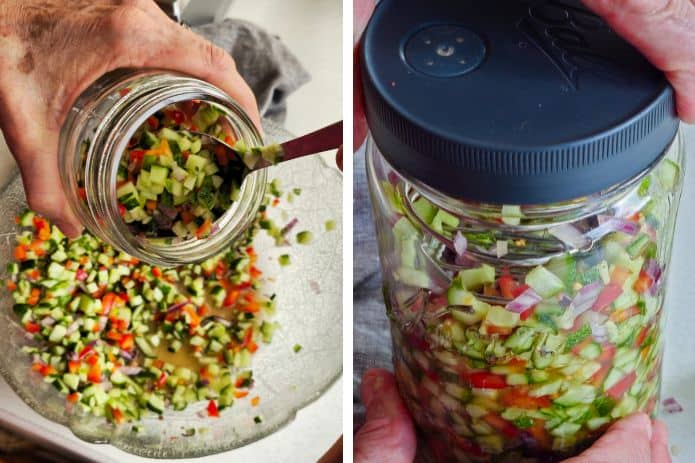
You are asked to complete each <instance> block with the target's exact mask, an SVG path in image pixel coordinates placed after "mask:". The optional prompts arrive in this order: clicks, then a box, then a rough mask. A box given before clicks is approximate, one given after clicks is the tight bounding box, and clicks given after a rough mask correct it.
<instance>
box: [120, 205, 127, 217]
mask: <svg viewBox="0 0 695 463" xmlns="http://www.w3.org/2000/svg"><path fill="white" fill-rule="evenodd" d="M126 212H127V209H126V208H125V206H124V205H123V204H121V203H118V215H120V216H121V217H123V216H125V213H126Z"/></svg>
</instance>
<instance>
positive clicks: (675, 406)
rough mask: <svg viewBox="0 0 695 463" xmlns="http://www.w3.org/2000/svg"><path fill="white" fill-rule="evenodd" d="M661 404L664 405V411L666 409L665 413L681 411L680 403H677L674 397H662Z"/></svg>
mask: <svg viewBox="0 0 695 463" xmlns="http://www.w3.org/2000/svg"><path fill="white" fill-rule="evenodd" d="M662 404H663V406H664V411H666V413H680V412H682V411H683V406H682V405H681V404H679V403H678V401H677V400H676V399H674V398H673V397H669V398H667V399H664V401H663V402H662Z"/></svg>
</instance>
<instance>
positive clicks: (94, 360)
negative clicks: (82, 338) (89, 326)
mask: <svg viewBox="0 0 695 463" xmlns="http://www.w3.org/2000/svg"><path fill="white" fill-rule="evenodd" d="M84 361H85V362H87V364H89V365H96V364H97V363H99V356H98V355H97V353H96V352H92V355H88V356H87V357H86V358H85V359H84Z"/></svg>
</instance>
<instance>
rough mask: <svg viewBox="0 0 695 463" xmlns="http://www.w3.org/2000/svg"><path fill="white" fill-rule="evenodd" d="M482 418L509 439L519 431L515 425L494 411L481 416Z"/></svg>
mask: <svg viewBox="0 0 695 463" xmlns="http://www.w3.org/2000/svg"><path fill="white" fill-rule="evenodd" d="M483 420H484V421H485V422H486V423H487V424H489V425H490V426H492V427H493V428H495V429H496V430H497V431H499V432H500V433H502V434H504V435H505V436H507V437H508V438H510V439H514V438H515V437H517V436H518V435H519V433H520V432H519V430H518V429H517V428H516V426H514V425H513V424H512V423H510V422H509V421H507V420H505V419H504V418H502V417H501V416H499V415H496V414H494V413H488V414H487V415H485V416H483Z"/></svg>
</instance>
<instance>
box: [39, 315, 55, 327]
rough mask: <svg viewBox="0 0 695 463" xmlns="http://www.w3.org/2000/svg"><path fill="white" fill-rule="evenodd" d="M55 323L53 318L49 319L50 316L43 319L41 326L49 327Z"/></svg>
mask: <svg viewBox="0 0 695 463" xmlns="http://www.w3.org/2000/svg"><path fill="white" fill-rule="evenodd" d="M55 323H56V321H55V319H54V318H53V317H50V316H49V317H44V319H43V320H41V326H43V327H44V328H46V327H49V326H53V325H55Z"/></svg>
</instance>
